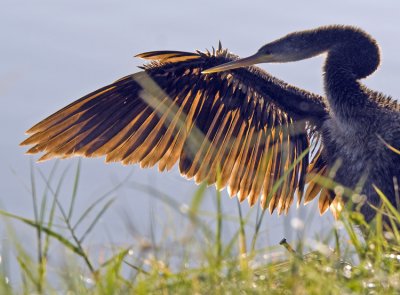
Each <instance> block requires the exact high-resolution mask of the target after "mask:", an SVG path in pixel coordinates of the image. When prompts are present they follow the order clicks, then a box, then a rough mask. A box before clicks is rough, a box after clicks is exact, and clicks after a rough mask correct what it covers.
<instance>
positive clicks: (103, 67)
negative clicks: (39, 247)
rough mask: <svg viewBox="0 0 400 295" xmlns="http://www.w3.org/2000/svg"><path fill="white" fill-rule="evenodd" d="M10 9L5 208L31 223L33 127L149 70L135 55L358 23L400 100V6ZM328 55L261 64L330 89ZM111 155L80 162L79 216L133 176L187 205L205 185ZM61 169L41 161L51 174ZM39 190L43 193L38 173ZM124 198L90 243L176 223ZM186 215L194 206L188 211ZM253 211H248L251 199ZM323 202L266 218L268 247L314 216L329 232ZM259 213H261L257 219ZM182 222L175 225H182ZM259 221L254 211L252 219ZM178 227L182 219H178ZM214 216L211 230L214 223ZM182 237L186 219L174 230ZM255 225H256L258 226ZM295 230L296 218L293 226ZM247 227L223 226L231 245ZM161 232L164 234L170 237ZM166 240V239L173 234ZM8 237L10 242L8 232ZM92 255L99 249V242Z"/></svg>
mask: <svg viewBox="0 0 400 295" xmlns="http://www.w3.org/2000/svg"><path fill="white" fill-rule="evenodd" d="M1 7H2V8H1V11H0V38H1V46H0V60H1V63H0V111H1V115H0V128H1V129H0V132H1V141H0V150H1V153H0V196H1V197H0V204H1V208H2V209H6V210H8V211H10V212H13V213H15V214H19V215H21V216H26V217H29V218H32V217H33V210H32V199H31V195H30V193H29V191H28V189H27V188H25V187H24V184H27V185H28V187H29V179H30V161H35V159H37V158H38V157H37V156H34V157H29V156H26V155H24V151H25V148H21V147H19V146H18V144H19V142H20V141H22V140H23V139H24V138H25V136H24V131H25V130H26V129H28V128H29V127H30V126H32V125H33V124H34V123H36V122H38V121H39V120H41V119H43V118H44V117H46V116H48V115H49V114H51V113H53V112H54V111H56V110H58V109H59V108H61V107H63V106H65V105H66V104H68V103H70V102H72V101H73V100H75V99H77V98H79V97H81V96H83V95H85V94H87V93H88V92H90V91H93V90H95V89H97V88H99V87H101V86H104V85H106V84H108V83H111V82H112V81H114V80H116V79H118V78H120V77H122V76H124V75H126V74H129V73H132V72H136V71H138V69H137V68H136V67H137V66H139V65H141V64H142V61H141V60H139V59H135V58H133V55H135V54H137V53H140V52H144V51H150V50H160V49H171V50H184V51H192V50H194V49H201V50H202V49H205V48H211V46H216V45H217V43H218V41H219V40H221V41H222V45H223V46H224V47H228V48H229V49H230V50H231V51H232V52H234V53H236V54H238V55H240V56H247V55H250V54H252V53H254V52H255V51H256V50H257V49H258V48H259V47H260V46H261V45H263V44H265V43H267V42H269V41H271V40H273V39H275V38H277V37H280V36H282V35H284V34H286V33H289V32H292V31H296V30H301V29H309V28H314V27H317V26H320V25H328V24H350V25H356V26H359V27H361V28H363V29H365V30H366V31H368V32H369V33H371V34H372V35H373V36H374V37H375V38H376V39H377V41H378V42H379V44H380V46H381V48H382V56H383V59H382V64H381V67H380V69H379V71H378V72H377V73H375V74H374V75H373V76H371V77H369V78H368V79H367V80H366V81H365V83H366V84H367V85H368V86H369V87H371V88H373V89H377V90H380V91H383V92H385V93H387V94H390V95H392V96H393V97H400V87H399V84H397V83H398V77H399V74H398V73H399V71H400V55H399V52H400V42H399V40H400V39H399V36H400V18H399V9H400V2H398V1H373V0H355V1H347V0H337V1H317V0H312V1H309V0H304V1H287V0H281V1H278V2H276V1H261V0H259V1H246V2H245V1H228V0H220V1H212V0H205V1H177V0H170V1H128V0H117V1H105V0H95V1H94V0H88V1H50V0H42V1H23V0H3V1H2V5H1ZM322 63H323V57H317V58H314V59H310V60H305V61H301V62H297V63H291V64H281V65H262V66H261V67H263V68H264V69H266V70H267V71H269V72H270V73H272V74H273V75H275V76H276V77H279V78H280V79H283V80H285V81H287V82H289V83H292V84H294V85H296V86H299V87H302V88H304V89H307V90H310V91H313V92H316V93H320V94H322V93H323V90H322V72H321V66H322ZM103 162H104V160H103V159H84V160H82V173H81V183H80V186H79V195H78V199H77V202H78V204H77V205H78V206H77V209H78V210H77V214H78V213H79V211H80V210H81V212H82V211H83V210H84V209H85V208H87V207H88V206H89V204H91V203H92V202H93V200H94V199H95V198H97V197H99V196H100V195H102V194H103V193H104V192H105V191H108V190H110V189H112V188H113V187H114V186H115V185H116V183H118V182H119V181H121V180H122V179H124V178H125V177H127V175H128V174H130V173H131V174H132V175H131V177H130V179H131V180H133V181H134V182H135V183H139V184H142V185H143V186H151V187H153V188H157V189H158V190H160V191H163V192H164V193H165V194H167V195H169V196H171V197H172V198H173V199H174V200H176V201H177V202H178V203H179V204H182V205H184V204H186V203H188V202H189V201H190V198H191V196H192V195H193V193H194V192H195V190H196V189H197V186H196V185H195V184H194V182H192V181H187V180H186V179H183V178H182V177H180V175H179V171H178V169H177V168H176V167H175V168H174V169H173V170H172V171H171V172H168V173H159V172H158V171H157V168H154V169H146V170H143V169H140V168H139V167H138V166H122V165H119V164H108V165H105V164H104V163H103ZM76 164H77V159H68V160H64V161H60V163H59V168H58V171H59V172H58V175H60V174H61V171H62V170H63V169H65V168H66V167H67V166H71V173H70V174H71V175H72V176H71V177H70V179H69V182H67V183H66V185H65V191H63V193H62V195H61V202H62V203H64V204H68V202H69V198H70V196H71V190H72V185H71V183H72V181H73V169H74V167H75V166H76ZM53 165H54V161H48V162H45V163H40V164H34V166H35V167H36V168H39V169H40V170H41V171H43V173H45V174H48V173H49V171H50V169H51V167H52V166H53ZM37 185H38V189H39V190H40V189H42V188H43V187H44V184H43V182H42V181H41V180H40V177H39V176H38V175H37ZM113 195H115V196H116V201H115V203H114V204H113V206H112V207H111V209H110V210H109V211H108V212H107V213H106V214H105V215H104V216H103V218H102V220H101V221H100V225H99V226H98V227H97V228H96V230H94V231H93V232H92V234H91V235H90V241H88V242H89V243H90V244H91V245H99V247H101V246H102V245H108V244H109V243H110V242H112V243H115V244H132V243H134V240H133V239H132V228H131V227H129V226H127V220H130V222H131V223H132V224H134V227H135V228H136V230H137V231H138V232H139V233H141V234H142V235H143V236H147V235H149V232H150V215H151V214H150V212H152V214H153V216H155V219H156V221H157V222H159V223H160V224H162V223H163V222H164V219H165V218H171V215H172V216H173V215H174V214H176V213H174V211H173V210H169V211H168V210H166V207H165V206H164V205H163V203H162V202H160V201H158V200H156V199H154V198H153V197H151V196H150V195H149V194H148V193H146V192H143V190H141V189H137V187H136V188H135V187H134V186H132V185H126V186H122V187H121V188H120V189H118V190H117V191H115V192H114V193H113ZM223 196H224V199H223V210H224V212H225V213H226V214H232V215H237V206H236V202H234V201H232V200H229V198H228V196H227V192H226V191H224V192H223ZM214 197H215V192H214V190H213V188H210V189H209V192H208V197H207V198H206V201H205V204H204V209H205V210H210V211H214V208H215V200H214ZM182 208H184V207H182ZM242 208H243V210H244V211H245V212H247V210H248V205H247V204H246V203H245V202H244V203H243V205H242ZM315 208H316V204H315V202H313V204H310V205H308V206H307V207H303V206H302V207H301V208H300V210H296V208H295V206H294V207H293V208H292V210H291V211H290V214H289V216H288V217H277V216H276V214H274V215H273V216H269V215H268V216H266V218H265V219H264V221H263V228H262V234H261V238H260V243H262V245H263V246H268V245H276V244H277V243H278V242H279V240H280V239H281V238H282V237H283V236H286V237H287V238H289V239H294V238H296V237H298V236H299V235H300V234H303V233H302V232H298V230H299V229H298V228H297V229H296V226H295V228H293V226H291V220H292V219H293V218H294V217H301V218H305V217H306V216H314V217H315V218H314V220H313V222H309V223H307V227H306V229H305V233H304V235H305V236H306V237H308V238H310V239H312V238H313V237H315V236H316V235H319V234H320V233H321V232H323V229H324V228H330V227H331V224H332V223H333V220H332V217H331V215H330V214H325V215H324V216H323V217H322V218H320V217H319V216H318V215H319V214H318V213H317V211H316V210H315ZM253 215H254V214H253ZM172 218H174V217H172ZM254 218H255V215H254ZM176 220H179V218H177V219H176ZM213 222H214V221H213V220H210V226H212V224H213ZM176 223H177V225H176V228H175V229H174V230H175V232H178V233H179V230H180V223H179V222H176ZM253 223H254V222H253ZM292 223H293V222H292ZM16 228H17V229H18V233H19V234H20V235H21V236H25V239H26V243H30V242H31V241H33V238H34V235H33V234H32V229H30V228H27V227H25V226H21V225H16ZM236 228H237V223H236V224H234V225H233V228H231V229H230V228H225V231H226V232H225V234H224V236H225V237H229V235H231V234H232V232H233V231H234V230H236ZM162 234H163V230H162V228H160V230H159V231H157V230H156V235H158V236H156V239H161V238H162ZM164 234H165V232H164ZM3 239H7V237H6V235H5V234H3ZM93 247H94V246H93Z"/></svg>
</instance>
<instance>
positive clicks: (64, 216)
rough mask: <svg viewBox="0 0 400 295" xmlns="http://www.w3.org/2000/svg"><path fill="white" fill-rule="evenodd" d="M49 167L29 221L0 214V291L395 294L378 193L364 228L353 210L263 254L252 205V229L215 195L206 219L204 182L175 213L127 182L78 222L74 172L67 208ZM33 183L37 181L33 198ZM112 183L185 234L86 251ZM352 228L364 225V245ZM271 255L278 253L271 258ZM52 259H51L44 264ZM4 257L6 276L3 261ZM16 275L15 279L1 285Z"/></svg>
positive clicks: (395, 259)
mask: <svg viewBox="0 0 400 295" xmlns="http://www.w3.org/2000/svg"><path fill="white" fill-rule="evenodd" d="M56 169H57V164H56V165H55V166H54V168H53V170H52V171H51V172H50V174H49V175H44V174H43V173H42V172H40V171H39V170H35V169H33V168H32V171H31V175H32V177H31V185H30V188H29V191H30V193H31V196H32V202H33V211H34V214H33V218H32V219H29V218H25V217H22V216H17V215H15V214H12V213H10V212H7V211H4V210H2V211H0V214H1V215H3V216H4V217H5V218H4V219H3V222H4V225H5V228H6V230H7V234H8V236H9V237H10V239H9V241H11V242H9V243H8V244H7V245H6V244H5V245H3V247H2V253H1V258H2V261H1V264H0V266H1V267H0V294H20V293H24V294H30V293H36V294H58V293H62V294H190V293H191V294H207V293H209V294H247V293H249V294H257V293H260V294H265V293H267V294H399V293H400V234H399V232H398V230H397V228H398V227H397V226H398V225H399V224H400V214H399V211H398V210H397V208H394V207H393V206H392V205H391V204H390V202H388V201H387V199H386V198H385V196H383V194H381V193H380V194H381V197H382V200H383V205H382V207H381V208H377V210H378V214H377V217H376V219H375V221H374V222H372V223H370V224H367V223H365V222H364V220H363V218H362V215H360V214H359V213H357V212H354V211H351V210H346V209H345V210H344V211H343V212H342V214H341V215H340V220H339V221H337V222H336V224H334V225H333V226H332V228H331V229H327V231H326V232H325V233H324V234H323V236H322V237H319V238H315V239H313V240H307V239H305V238H300V239H299V240H297V241H289V242H286V241H284V240H283V241H282V245H276V246H273V247H263V246H262V245H260V243H257V238H258V235H259V233H260V232H259V228H260V224H261V221H262V217H263V212H261V210H260V209H259V208H255V209H254V210H259V212H258V213H259V214H257V219H256V221H255V225H253V226H249V224H250V223H252V220H250V215H248V214H243V212H242V211H241V207H240V206H238V213H237V215H235V216H230V215H227V214H224V212H223V208H222V207H223V203H222V201H221V193H220V192H219V191H217V192H216V196H215V204H216V206H215V207H216V210H215V212H206V211H204V210H203V209H202V206H201V205H202V203H203V201H204V199H205V198H206V186H205V185H200V186H199V188H198V190H197V191H196V192H195V194H194V195H193V196H192V199H191V202H190V203H189V205H187V206H185V207H182V206H181V205H180V204H178V203H177V202H176V201H175V200H174V198H171V197H169V196H168V195H165V194H164V193H163V192H160V191H158V190H157V189H156V188H154V187H151V188H149V187H146V186H144V185H142V184H138V183H134V182H132V181H131V180H130V179H129V177H128V178H127V179H124V180H123V181H121V183H120V184H118V185H116V187H115V188H113V189H112V190H110V191H109V192H107V193H105V194H104V195H102V196H100V197H99V198H98V199H97V200H96V201H95V202H93V203H92V204H91V205H90V206H88V207H87V208H86V209H84V210H81V211H82V213H81V214H80V215H78V213H77V209H76V207H77V205H76V200H77V198H78V190H79V178H80V170H81V165H80V164H78V166H77V167H76V169H75V173H74V181H73V185H72V189H71V196H70V202H69V204H67V205H65V204H64V205H63V204H61V202H60V199H59V198H60V194H61V192H62V191H63V190H64V191H65V189H64V188H63V183H64V181H65V178H66V176H67V170H66V171H64V172H62V173H61V177H60V178H59V179H55V177H54V175H55V171H56ZM38 179H40V180H38ZM38 181H42V182H43V183H44V184H45V185H44V189H43V192H42V193H41V194H39V193H38V189H37V186H36V184H37V182H38ZM121 185H125V186H133V187H134V188H135V189H136V190H143V191H146V192H147V193H149V194H151V195H152V196H154V197H156V198H157V199H158V200H159V201H160V202H161V203H163V204H165V206H167V207H168V208H171V209H172V210H174V211H175V212H176V213H178V215H180V220H181V223H180V224H179V225H178V226H177V224H176V223H174V222H172V221H171V222H172V223H171V224H157V223H156V218H152V219H151V220H152V223H154V224H152V228H154V227H157V226H161V227H165V228H168V229H169V230H171V228H172V229H174V228H177V227H179V230H180V231H181V232H182V233H184V234H183V235H177V236H176V237H174V236H173V235H171V234H167V236H168V238H167V239H165V240H163V241H161V242H157V239H156V238H153V239H151V240H150V241H148V240H146V239H136V240H134V241H132V244H130V245H127V246H115V245H107V246H109V247H108V249H109V251H107V252H106V253H102V255H99V254H98V253H96V251H91V247H90V244H89V243H88V242H87V237H88V236H89V235H90V234H91V233H92V232H93V231H95V230H101V229H97V228H96V225H98V222H99V220H100V219H101V218H102V217H103V215H104V214H105V212H106V211H107V210H109V208H110V207H111V205H112V203H113V200H114V199H113V198H112V193H113V192H115V190H116V189H117V188H118V187H119V186H121ZM377 191H378V192H379V190H378V189H377ZM10 219H11V220H15V221H18V222H22V223H24V224H26V225H27V226H28V227H30V228H31V229H32V230H33V231H34V232H35V235H34V236H35V240H36V242H35V245H34V246H33V245H26V244H24V242H23V241H22V239H21V237H19V236H18V235H17V234H16V232H15V230H14V229H13V226H14V225H13V223H11V222H10ZM383 220H386V221H387V220H389V221H390V223H392V225H393V226H392V228H394V230H389V229H388V228H385V226H384V224H385V223H384V222H383ZM227 223H229V224H230V225H229V226H231V227H232V224H233V228H234V231H233V232H232V233H231V234H230V235H229V236H228V237H226V235H223V233H224V229H225V227H226V226H227ZM394 225H397V226H394ZM358 227H362V228H363V232H364V233H365V239H364V238H362V236H361V235H360V234H359V233H358V232H357V231H358V230H357V228H358ZM171 236H172V237H171ZM285 247H286V249H285ZM49 253H52V255H50V254H49ZM276 253H280V254H279V255H278V256H277V257H278V258H276V255H277V254H276ZM54 256H56V257H57V259H55V260H56V262H53V261H52V260H54V259H53V257H54ZM99 256H102V258H101V259H100V257H99ZM13 260H14V261H15V267H14V270H11V268H10V267H9V264H10V263H11V262H10V263H7V261H13ZM15 269H16V270H15ZM15 273H18V274H19V277H20V279H13V280H10V278H13V277H15Z"/></svg>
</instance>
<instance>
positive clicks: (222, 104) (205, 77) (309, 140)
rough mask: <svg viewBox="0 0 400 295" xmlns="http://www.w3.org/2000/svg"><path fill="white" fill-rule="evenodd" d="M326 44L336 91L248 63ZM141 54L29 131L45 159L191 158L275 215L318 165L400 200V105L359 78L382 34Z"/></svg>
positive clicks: (300, 54) (327, 32)
mask: <svg viewBox="0 0 400 295" xmlns="http://www.w3.org/2000/svg"><path fill="white" fill-rule="evenodd" d="M324 52H326V53H327V60H326V63H325V66H324V83H325V91H326V97H325V98H323V97H321V96H318V95H315V94H312V93H310V92H307V91H304V90H301V89H299V88H296V87H294V86H290V85H288V84H286V83H284V82H282V81H280V80H278V79H276V78H274V77H272V76H270V75H269V74H268V73H266V72H264V71H262V70H260V69H258V68H255V67H249V68H240V69H239V68H238V67H241V66H248V65H251V64H254V63H259V62H287V61H296V60H300V59H304V58H310V57H312V56H315V55H317V54H320V53H324ZM139 56H140V57H142V58H146V59H150V60H154V62H152V63H151V64H149V65H147V66H145V67H144V68H143V69H144V71H143V72H139V73H137V74H133V75H131V76H127V77H125V78H122V79H120V80H118V81H117V82H115V83H113V84H111V85H109V86H106V87H104V88H102V89H100V90H98V91H95V92H93V93H91V94H89V95H88V96H85V97H83V98H82V99H80V100H78V101H77V102H74V103H72V104H71V105H69V106H67V107H66V108H64V109H62V110H61V111H59V112H57V113H55V114H54V115H52V116H50V117H49V118H47V119H45V120H43V121H42V122H40V123H38V124H37V125H35V126H34V127H32V128H31V129H30V130H28V133H30V134H32V135H31V137H29V138H28V139H27V140H25V141H24V142H23V144H33V145H34V147H33V148H31V149H30V150H29V152H30V153H37V152H46V154H45V155H44V156H43V157H42V158H43V159H49V158H52V157H69V156H73V155H83V156H89V157H93V156H104V155H105V156H106V160H107V161H121V162H122V163H124V164H133V163H140V164H141V166H142V167H148V166H153V165H155V164H156V163H158V165H159V168H160V170H164V169H169V168H171V167H172V166H173V165H174V164H175V163H176V162H177V161H179V168H180V171H181V173H182V174H184V175H185V176H187V177H188V178H192V177H193V178H194V179H195V180H196V181H198V182H199V181H206V182H208V183H217V187H218V188H222V187H225V186H228V188H229V191H230V194H231V195H235V194H237V195H238V197H239V199H240V200H243V199H245V198H248V200H249V202H250V204H254V203H255V202H256V200H257V199H258V196H259V195H261V204H262V206H263V207H264V208H266V207H269V209H270V211H271V212H272V211H273V210H274V209H275V208H278V212H282V211H287V210H288V208H289V206H290V205H291V203H292V201H293V195H294V192H295V191H298V195H299V200H300V199H301V196H302V195H303V188H304V185H305V182H306V180H305V176H306V174H307V170H308V172H310V171H311V172H313V173H316V174H317V175H321V174H323V175H325V176H330V177H332V178H333V180H334V181H335V182H337V183H339V184H341V185H343V186H345V187H347V188H350V189H351V190H355V191H356V192H357V193H359V194H364V195H366V196H367V200H368V202H369V203H370V204H372V205H374V206H378V205H379V203H380V199H379V197H378V195H377V193H376V191H375V189H374V188H373V185H376V186H377V187H378V188H380V189H381V190H382V191H383V192H384V193H385V194H386V195H387V196H388V198H389V199H390V200H391V202H392V203H393V204H395V196H396V195H397V193H398V192H397V191H395V190H397V189H396V188H395V183H396V181H395V180H394V178H397V179H400V168H399V167H400V156H399V155H398V154H396V153H395V152H393V151H392V150H390V149H389V148H388V145H390V146H393V147H395V148H399V147H400V112H399V109H400V108H399V106H398V104H396V102H394V101H393V100H391V99H390V98H388V97H385V96H384V95H382V94H380V93H377V92H374V91H371V90H369V89H367V88H366V87H365V86H363V85H362V84H361V83H360V82H359V79H362V78H365V77H366V76H368V75H369V74H371V73H372V72H373V71H375V69H376V68H377V67H378V65H379V50H378V47H377V45H376V42H375V41H374V40H373V39H372V38H371V37H370V36H369V35H367V34H366V33H364V32H363V31H361V30H358V29H355V28H352V27H340V26H331V27H324V28H319V29H316V30H312V31H304V32H298V33H293V34H290V35H288V36H285V37H283V38H281V39H279V40H277V41H274V42H272V43H269V44H267V45H265V46H263V47H262V48H261V49H260V50H259V51H258V52H257V53H256V54H255V55H254V56H252V57H249V58H246V59H243V60H237V57H235V56H233V55H231V54H229V53H227V52H226V51H225V50H222V48H219V50H217V52H215V53H214V54H209V53H208V54H205V53H200V52H198V53H185V52H176V51H175V52H174V51H158V52H149V53H144V54H141V55H139ZM225 63H226V64H225ZM209 68H211V69H209ZM225 70H226V71H225ZM202 72H203V73H202ZM214 72H218V73H216V74H213V73H214ZM204 73H206V74H204ZM310 145H312V146H313V147H314V148H315V149H316V150H315V151H314V152H313V153H312V154H313V158H314V160H313V163H310V162H311V161H310V159H311V157H309V153H311V152H309V151H308V147H309V146H310ZM358 188H359V189H358ZM321 190H322V193H321V196H320V210H321V211H325V210H326V209H327V208H328V207H329V204H330V203H331V202H332V200H333V198H334V197H335V192H334V190H333V188H330V190H325V189H322V188H321V187H320V186H319V185H318V184H317V183H316V181H315V179H314V181H313V178H312V176H311V177H310V178H309V187H308V190H307V193H306V200H309V199H312V198H313V197H315V196H316V195H317V194H318V193H319V192H321ZM336 193H338V192H336ZM343 197H344V198H345V199H346V198H348V197H349V195H348V194H344V195H343ZM370 204H365V205H364V206H362V209H361V211H362V213H363V214H364V215H365V217H366V219H367V220H370V219H371V218H372V217H373V216H374V215H375V214H374V211H373V209H372V207H371V206H370Z"/></svg>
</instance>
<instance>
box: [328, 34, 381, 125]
mask: <svg viewBox="0 0 400 295" xmlns="http://www.w3.org/2000/svg"><path fill="white" fill-rule="evenodd" d="M323 40H326V41H325V44H323V45H324V46H325V47H326V51H327V58H326V61H325V65H324V84H325V85H324V86H325V91H326V94H327V99H328V103H329V105H330V109H331V110H332V112H333V113H334V115H336V116H338V117H340V119H341V120H346V119H350V120H351V119H354V118H357V117H358V115H360V114H363V113H364V107H365V106H366V104H367V103H368V96H367V95H364V87H363V86H362V85H361V84H360V83H359V81H358V80H359V79H362V78H365V77H367V76H368V75H370V74H371V73H373V72H374V71H375V70H376V68H377V67H378V65H379V60H380V59H379V48H378V46H377V44H376V42H375V41H374V40H373V39H372V38H371V37H369V36H368V35H367V34H365V33H364V32H362V31H359V30H355V29H353V28H351V29H346V28H342V29H341V30H331V31H327V32H326V33H325V38H324V39H323ZM320 46H321V45H320Z"/></svg>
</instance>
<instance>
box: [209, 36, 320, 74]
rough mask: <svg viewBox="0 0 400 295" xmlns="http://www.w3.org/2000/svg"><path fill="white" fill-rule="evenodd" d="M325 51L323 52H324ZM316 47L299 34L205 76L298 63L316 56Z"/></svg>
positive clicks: (266, 45) (210, 70)
mask: <svg viewBox="0 0 400 295" xmlns="http://www.w3.org/2000/svg"><path fill="white" fill-rule="evenodd" d="M322 51H323V50H322ZM315 53H316V52H315V47H314V48H312V47H311V46H310V42H309V40H308V38H304V35H302V34H298V33H292V34H289V35H286V36H285V37H283V38H281V39H278V40H275V41H273V42H270V43H268V44H265V45H264V46H262V47H261V48H260V49H259V50H258V51H257V52H256V53H255V54H253V55H251V56H249V57H245V58H242V59H238V60H234V61H231V62H228V63H225V64H222V65H219V66H216V67H213V68H210V69H207V70H204V71H203V72H202V73H203V74H210V73H216V72H221V71H226V70H232V69H236V68H241V67H246V66H251V65H255V64H260V63H284V62H292V61H298V60H302V59H305V58H309V57H312V56H314V55H315Z"/></svg>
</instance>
